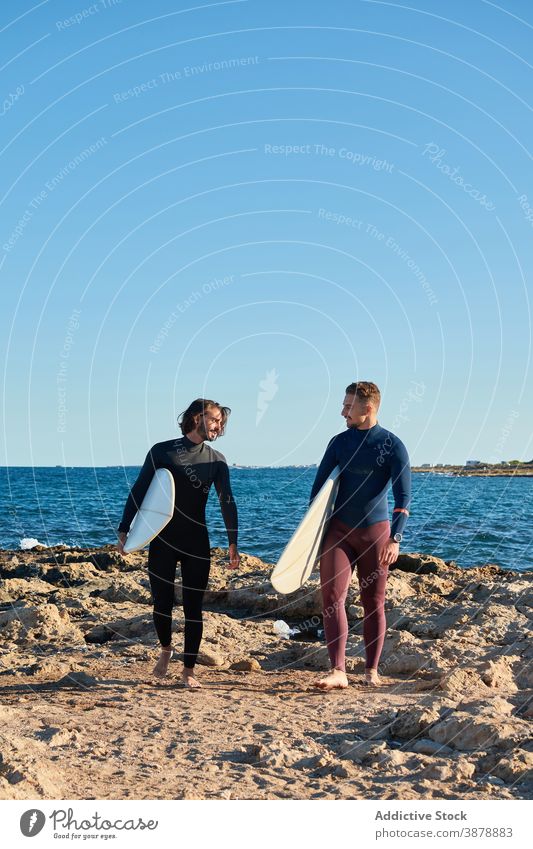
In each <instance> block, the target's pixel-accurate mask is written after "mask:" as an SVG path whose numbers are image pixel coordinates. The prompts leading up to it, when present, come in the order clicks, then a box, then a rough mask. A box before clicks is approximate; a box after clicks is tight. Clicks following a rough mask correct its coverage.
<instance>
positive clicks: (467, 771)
mask: <svg viewBox="0 0 533 849" xmlns="http://www.w3.org/2000/svg"><path fill="white" fill-rule="evenodd" d="M475 771H476V767H475V764H473V763H471V762H470V761H468V760H466V758H459V759H458V760H455V761H448V762H441V761H437V762H435V763H431V764H429V765H428V766H427V767H426V768H425V769H423V770H422V772H421V773H420V776H421V778H427V779H430V780H431V781H451V780H452V779H454V778H455V779H459V780H460V781H461V780H469V779H471V778H472V776H473V775H474V773H475Z"/></svg>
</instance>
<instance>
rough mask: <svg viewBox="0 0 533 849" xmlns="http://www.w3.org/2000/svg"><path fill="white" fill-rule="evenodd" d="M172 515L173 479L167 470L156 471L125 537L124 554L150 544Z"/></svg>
mask: <svg viewBox="0 0 533 849" xmlns="http://www.w3.org/2000/svg"><path fill="white" fill-rule="evenodd" d="M173 515H174V478H173V477H172V475H171V473H170V472H169V470H168V469H156V471H155V474H154V476H153V478H152V480H151V481H150V486H149V487H148V489H147V490H146V495H145V496H144V498H143V500H142V503H141V506H140V508H139V510H138V511H137V513H136V514H135V518H134V519H133V522H132V523H131V527H130V531H129V534H128V536H127V537H126V542H125V544H124V551H125V552H126V554H130V552H132V551H137V550H138V549H139V548H144V547H145V546H146V545H148V543H150V542H152V540H153V539H154V537H156V536H157V535H158V533H160V531H162V530H163V528H164V527H165V526H166V525H168V523H169V522H170V520H171V519H172V516H173Z"/></svg>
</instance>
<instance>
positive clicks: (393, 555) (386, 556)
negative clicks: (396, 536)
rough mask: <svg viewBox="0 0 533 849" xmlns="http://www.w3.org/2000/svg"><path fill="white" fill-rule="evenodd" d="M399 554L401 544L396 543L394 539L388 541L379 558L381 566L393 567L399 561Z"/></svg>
mask: <svg viewBox="0 0 533 849" xmlns="http://www.w3.org/2000/svg"><path fill="white" fill-rule="evenodd" d="M399 553H400V543H399V542H394V540H393V539H388V540H387V542H386V543H385V545H384V546H383V548H382V550H381V554H380V557H379V565H380V566H391V565H392V563H396V561H397V560H398V555H399Z"/></svg>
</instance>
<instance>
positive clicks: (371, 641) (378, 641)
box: [349, 520, 390, 669]
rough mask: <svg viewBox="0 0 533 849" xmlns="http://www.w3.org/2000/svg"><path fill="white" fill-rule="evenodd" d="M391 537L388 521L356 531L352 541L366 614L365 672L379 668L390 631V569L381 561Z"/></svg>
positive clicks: (364, 630) (364, 627)
mask: <svg viewBox="0 0 533 849" xmlns="http://www.w3.org/2000/svg"><path fill="white" fill-rule="evenodd" d="M355 535H356V536H355ZM389 537H390V524H389V522H388V520H387V521H384V522H376V523H375V524H374V525H369V526H368V527H367V528H355V530H353V531H352V534H351V535H350V537H349V540H350V541H351V542H352V544H353V545H354V548H355V549H356V551H357V577H358V579H359V592H360V595H361V604H362V606H363V611H364V620H363V639H364V641H365V654H366V664H365V666H366V669H377V668H378V663H379V658H380V656H381V651H382V649H383V643H384V641H385V632H386V630H387V622H386V619H385V586H386V584H387V576H388V572H389V567H388V566H381V565H380V563H379V558H380V555H381V552H382V550H383V547H384V546H385V544H386V542H387V540H388V539H389Z"/></svg>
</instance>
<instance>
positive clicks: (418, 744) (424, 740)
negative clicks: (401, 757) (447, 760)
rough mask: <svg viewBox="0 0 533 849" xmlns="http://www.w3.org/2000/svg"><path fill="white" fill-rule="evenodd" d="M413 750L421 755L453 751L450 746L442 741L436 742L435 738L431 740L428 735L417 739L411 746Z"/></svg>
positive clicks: (444, 753)
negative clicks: (444, 744)
mask: <svg viewBox="0 0 533 849" xmlns="http://www.w3.org/2000/svg"><path fill="white" fill-rule="evenodd" d="M410 748H411V751H412V752H416V753H417V754H419V755H438V756H441V757H442V756H443V755H450V754H451V753H452V752H453V749H451V748H450V747H449V746H443V745H442V743H436V742H435V740H430V739H429V738H428V737H421V738H420V739H419V740H415V742H414V743H413V745H412V746H411V747H410Z"/></svg>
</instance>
